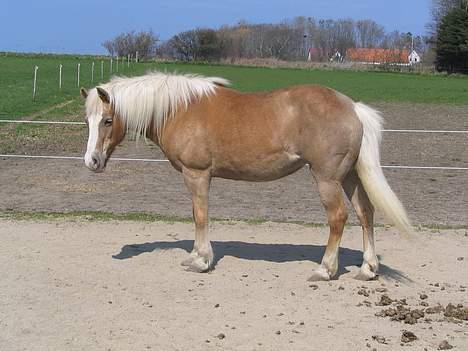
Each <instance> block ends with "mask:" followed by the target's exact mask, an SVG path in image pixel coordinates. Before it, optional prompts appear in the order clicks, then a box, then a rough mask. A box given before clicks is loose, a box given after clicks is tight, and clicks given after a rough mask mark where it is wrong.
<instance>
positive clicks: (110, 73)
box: [109, 57, 112, 74]
mask: <svg viewBox="0 0 468 351" xmlns="http://www.w3.org/2000/svg"><path fill="white" fill-rule="evenodd" d="M109 72H110V74H112V57H111V59H110V71H109Z"/></svg>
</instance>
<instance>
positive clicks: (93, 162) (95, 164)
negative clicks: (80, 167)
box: [85, 152, 106, 173]
mask: <svg viewBox="0 0 468 351" xmlns="http://www.w3.org/2000/svg"><path fill="white" fill-rule="evenodd" d="M103 156H104V155H101V154H99V153H97V152H93V153H92V154H91V155H88V154H86V155H85V165H86V167H88V168H89V169H90V170H91V171H93V172H95V173H100V172H103V171H104V169H105V168H106V159H105V157H103Z"/></svg>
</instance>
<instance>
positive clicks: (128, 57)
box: [127, 54, 130, 67]
mask: <svg viewBox="0 0 468 351" xmlns="http://www.w3.org/2000/svg"><path fill="white" fill-rule="evenodd" d="M127 67H130V54H128V55H127Z"/></svg>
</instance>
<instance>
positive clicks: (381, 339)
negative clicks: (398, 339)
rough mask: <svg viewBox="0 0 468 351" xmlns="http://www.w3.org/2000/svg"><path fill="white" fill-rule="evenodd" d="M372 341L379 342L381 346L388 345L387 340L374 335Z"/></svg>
mask: <svg viewBox="0 0 468 351" xmlns="http://www.w3.org/2000/svg"><path fill="white" fill-rule="evenodd" d="M372 339H373V340H375V341H377V342H378V343H379V344H387V340H386V339H385V337H384V336H381V335H372Z"/></svg>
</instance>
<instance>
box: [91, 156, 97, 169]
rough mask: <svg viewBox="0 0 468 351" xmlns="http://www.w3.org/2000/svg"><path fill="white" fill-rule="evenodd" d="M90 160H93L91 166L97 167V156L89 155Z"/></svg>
mask: <svg viewBox="0 0 468 351" xmlns="http://www.w3.org/2000/svg"><path fill="white" fill-rule="evenodd" d="M91 160H92V162H93V167H95V168H97V167H98V165H99V160H98V158H97V157H96V156H92V157H91Z"/></svg>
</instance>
